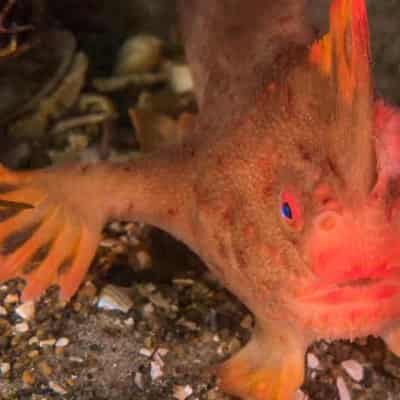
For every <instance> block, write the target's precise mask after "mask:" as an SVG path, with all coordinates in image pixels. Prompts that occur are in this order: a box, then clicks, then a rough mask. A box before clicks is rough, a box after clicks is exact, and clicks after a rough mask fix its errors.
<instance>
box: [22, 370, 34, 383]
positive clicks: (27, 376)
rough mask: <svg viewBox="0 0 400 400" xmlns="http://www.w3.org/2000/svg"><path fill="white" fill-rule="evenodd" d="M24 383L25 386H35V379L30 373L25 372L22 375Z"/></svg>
mask: <svg viewBox="0 0 400 400" xmlns="http://www.w3.org/2000/svg"><path fill="white" fill-rule="evenodd" d="M22 382H24V384H25V385H33V384H34V383H35V377H34V376H33V375H32V374H31V372H30V371H24V372H23V374H22Z"/></svg>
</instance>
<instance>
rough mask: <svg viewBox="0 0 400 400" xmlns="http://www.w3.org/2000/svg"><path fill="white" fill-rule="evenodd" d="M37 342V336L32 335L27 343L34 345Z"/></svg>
mask: <svg viewBox="0 0 400 400" xmlns="http://www.w3.org/2000/svg"><path fill="white" fill-rule="evenodd" d="M38 343H39V338H38V337H37V336H32V337H31V338H30V339H29V340H28V344H29V345H31V346H32V345H34V344H38Z"/></svg>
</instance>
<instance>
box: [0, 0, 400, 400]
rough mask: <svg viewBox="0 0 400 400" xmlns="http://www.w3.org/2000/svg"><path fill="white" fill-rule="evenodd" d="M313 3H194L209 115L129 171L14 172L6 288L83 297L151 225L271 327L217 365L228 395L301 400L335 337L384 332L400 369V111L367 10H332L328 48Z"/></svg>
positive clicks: (196, 66) (6, 198) (193, 57)
mask: <svg viewBox="0 0 400 400" xmlns="http://www.w3.org/2000/svg"><path fill="white" fill-rule="evenodd" d="M306 3H307V2H306V0H274V1H272V0H271V1H266V0H247V1H246V2H242V1H240V0H178V9H179V11H180V30H181V32H182V35H183V39H184V44H185V49H186V55H187V59H188V62H189V64H190V67H191V69H192V71H193V79H194V84H195V94H196V98H197V102H198V108H199V113H198V114H197V115H191V116H187V115H186V116H185V118H184V122H183V123H182V124H181V128H182V130H183V138H182V140H181V141H180V142H179V143H176V144H173V145H171V146H168V147H167V148H163V149H160V150H158V151H154V152H152V153H149V154H146V155H143V157H140V158H136V159H135V160H132V161H129V162H126V163H113V162H100V163H97V164H88V163H76V164H68V165H65V166H55V167H49V168H45V169H39V170H34V171H18V172H17V171H12V170H10V169H7V168H6V167H4V166H1V167H0V201H1V203H0V281H7V280H9V279H12V278H16V277H18V278H22V279H23V280H25V282H26V285H25V287H24V290H23V293H22V299H23V301H28V300H36V299H37V298H39V297H40V296H41V295H42V294H43V293H44V292H45V290H46V289H47V288H48V287H49V286H51V285H58V286H59V296H60V298H61V299H63V300H69V299H70V298H71V297H72V296H73V295H74V294H75V293H76V291H77V290H78V288H79V286H80V284H81V282H82V280H83V279H84V277H85V274H86V272H87V270H88V268H89V266H90V263H91V261H92V259H93V257H94V255H95V253H96V249H97V246H98V243H99V241H100V239H101V232H102V229H103V227H104V225H105V224H106V223H107V222H108V221H110V220H135V221H141V222H143V223H146V224H149V225H153V226H156V227H158V228H160V229H162V230H164V231H166V232H169V233H170V234H171V235H173V236H174V237H176V238H177V239H178V240H180V241H182V242H184V243H185V244H186V245H187V246H188V247H189V248H191V249H192V250H193V251H194V252H195V253H197V254H198V255H199V256H200V257H201V258H202V260H203V261H204V262H205V264H206V265H207V266H208V268H209V269H210V271H211V272H212V273H213V274H214V275H215V276H216V277H217V278H218V279H219V281H220V282H221V283H222V284H223V285H224V286H225V287H226V288H227V289H228V290H230V291H231V292H232V293H233V294H234V295H235V296H237V298H238V299H240V301H241V302H242V303H243V304H244V305H246V306H247V307H248V309H249V310H251V312H252V313H253V314H254V316H255V321H256V323H255V328H254V332H253V334H252V338H251V339H250V341H249V342H248V343H247V344H246V345H245V346H244V347H243V348H242V349H241V350H239V351H238V353H236V354H234V355H233V356H232V357H231V358H230V359H228V360H227V361H225V362H224V363H222V364H221V365H219V366H217V367H216V374H217V376H218V385H219V387H220V388H221V390H223V391H225V392H226V393H229V394H232V395H235V396H237V397H239V398H242V399H245V400H250V399H251V400H291V399H293V398H294V396H295V393H296V391H297V389H298V388H299V387H300V386H301V384H302V382H303V379H304V369H305V367H304V354H305V351H306V349H307V347H308V346H309V345H310V344H311V343H313V342H314V341H315V340H318V339H320V338H325V339H329V340H334V339H339V338H347V339H354V338H356V337H361V336H365V335H370V334H373V335H376V336H380V337H382V338H383V340H384V341H385V342H386V344H387V346H388V348H389V349H390V350H391V351H393V352H394V354H396V355H398V356H400V246H399V244H400V150H399V149H400V112H399V109H398V108H396V107H395V106H394V105H391V104H389V103H388V102H386V101H385V100H384V99H382V98H381V97H380V96H379V95H378V94H377V93H376V91H375V88H374V83H373V78H372V71H371V69H372V68H371V53H370V39H369V28H368V17H367V10H366V6H365V2H364V0H332V1H331V5H330V11H329V30H328V32H327V33H326V34H325V35H323V36H322V37H319V36H318V35H317V34H316V31H315V29H313V27H312V26H311V24H310V23H309V22H308V19H307V16H306V12H305V9H306ZM7 202H17V203H21V202H22V203H24V204H30V205H32V208H15V207H14V208H12V207H11V208H10V207H7ZM32 260H34V261H35V262H34V263H32Z"/></svg>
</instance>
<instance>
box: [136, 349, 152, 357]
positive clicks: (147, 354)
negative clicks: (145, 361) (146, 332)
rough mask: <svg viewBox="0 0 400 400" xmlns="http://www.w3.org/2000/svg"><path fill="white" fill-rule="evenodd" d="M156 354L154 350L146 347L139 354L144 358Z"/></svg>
mask: <svg viewBox="0 0 400 400" xmlns="http://www.w3.org/2000/svg"><path fill="white" fill-rule="evenodd" d="M153 353H154V350H150V349H145V348H144V347H143V348H141V349H140V350H139V354H140V355H141V356H144V357H148V358H150V357H151V356H152V355H153Z"/></svg>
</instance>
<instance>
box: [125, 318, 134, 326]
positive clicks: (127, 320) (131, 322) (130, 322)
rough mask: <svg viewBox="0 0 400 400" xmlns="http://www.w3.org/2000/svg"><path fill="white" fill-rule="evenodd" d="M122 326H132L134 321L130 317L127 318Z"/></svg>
mask: <svg viewBox="0 0 400 400" xmlns="http://www.w3.org/2000/svg"><path fill="white" fill-rule="evenodd" d="M124 325H126V326H129V327H131V326H134V325H135V320H134V319H133V318H132V317H129V318H128V319H126V320H125V321H124Z"/></svg>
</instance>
